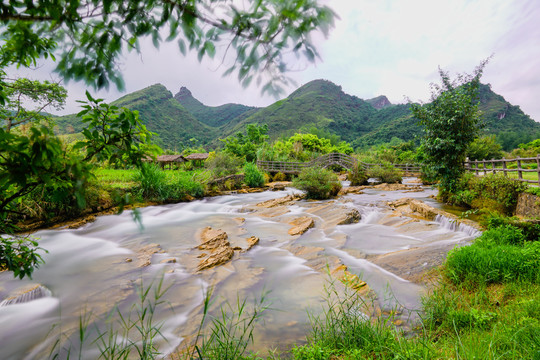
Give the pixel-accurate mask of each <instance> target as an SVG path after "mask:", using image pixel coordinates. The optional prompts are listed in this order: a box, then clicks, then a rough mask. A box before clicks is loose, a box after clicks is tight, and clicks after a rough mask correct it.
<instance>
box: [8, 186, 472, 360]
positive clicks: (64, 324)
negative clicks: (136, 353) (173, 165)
mask: <svg viewBox="0 0 540 360" xmlns="http://www.w3.org/2000/svg"><path fill="white" fill-rule="evenodd" d="M295 192H297V191H296V190H294V189H289V188H287V189H286V190H285V191H274V192H272V191H266V192H262V193H251V194H231V195H226V196H218V197H213V198H205V199H202V200H197V201H193V202H189V203H179V204H174V205H163V206H151V207H147V208H143V209H140V213H141V216H142V224H143V227H142V228H141V227H140V226H138V225H137V223H136V222H134V221H133V217H132V214H131V212H130V211H125V212H124V213H123V214H121V215H110V216H100V217H98V218H97V220H96V221H95V222H94V223H90V224H87V225H85V226H84V227H82V228H79V229H75V230H67V229H64V230H43V231H39V232H37V233H35V234H34V236H35V237H36V238H38V239H39V243H40V246H41V247H42V248H44V249H47V251H48V252H47V253H44V254H43V259H44V260H45V264H44V265H42V266H41V267H40V268H39V269H37V270H36V271H35V273H34V275H33V278H32V279H23V280H18V279H14V278H13V276H12V274H10V273H6V272H4V273H0V300H1V299H4V298H6V297H8V296H9V295H13V294H16V293H17V291H20V289H28V288H31V287H32V286H35V285H37V284H40V285H42V286H43V287H44V289H47V290H44V291H43V293H42V294H41V295H44V296H39V298H38V299H36V300H33V301H29V302H24V303H19V304H10V305H5V304H4V305H3V306H1V305H0V324H2V326H1V327H0V349H1V352H2V354H1V358H2V359H17V360H20V359H42V358H44V359H47V358H49V354H50V352H51V349H53V350H52V351H53V353H57V354H59V357H60V358H66V357H67V354H68V353H69V354H70V356H71V357H72V358H77V357H78V353H79V351H82V356H81V358H83V359H95V358H97V357H98V354H99V346H100V342H99V341H97V342H96V341H95V339H96V338H97V337H98V336H99V334H100V332H104V331H105V329H107V326H108V325H107V324H108V321H109V322H110V321H111V320H110V319H109V320H108V321H107V320H105V319H106V318H107V317H108V316H109V317H112V319H113V320H112V323H117V320H118V319H119V318H120V317H119V315H118V314H122V315H123V316H124V318H126V317H127V316H128V314H129V313H130V310H131V313H132V314H133V313H134V311H136V310H134V308H133V306H134V304H137V303H138V301H139V300H138V299H139V297H138V295H137V293H138V289H140V288H143V289H144V288H147V287H148V286H150V284H154V285H155V284H157V283H158V282H159V280H160V279H162V281H163V284H164V286H165V287H167V291H166V292H165V293H164V295H163V297H162V298H161V299H160V300H161V303H160V305H159V306H158V307H157V310H156V312H155V314H154V315H155V323H157V324H160V328H161V333H162V334H163V336H164V338H165V339H163V338H161V337H159V336H158V337H159V339H158V342H157V345H158V346H159V349H160V351H161V352H162V353H165V354H168V353H171V352H173V351H175V349H176V348H177V347H179V346H182V345H183V344H185V343H186V342H187V341H190V339H191V340H192V339H193V334H194V333H195V331H196V329H197V325H198V323H199V321H200V319H201V308H202V304H203V301H204V296H205V294H206V292H207V291H209V289H213V299H214V300H213V302H212V307H211V308H212V311H213V312H215V311H216V310H217V309H219V308H220V307H223V306H224V305H225V304H226V303H229V304H235V303H236V302H237V300H238V299H245V298H246V299H248V300H249V301H250V302H251V301H252V300H253V299H257V298H260V297H261V295H262V294H265V293H267V295H266V297H267V298H268V299H269V301H270V302H271V310H268V311H266V313H265V315H264V323H260V324H258V325H257V326H256V329H255V347H254V348H255V349H258V350H264V349H271V348H274V347H277V348H279V349H286V348H288V347H290V346H291V345H292V344H294V343H300V342H301V341H302V339H305V336H306V334H307V332H308V330H309V318H308V311H311V312H312V313H313V314H317V313H318V312H319V311H320V309H321V306H322V305H323V304H324V298H323V295H324V288H325V286H328V284H329V281H330V280H329V275H328V274H327V272H326V271H325V270H324V269H326V268H327V267H326V264H328V268H329V269H332V268H333V267H336V266H339V265H340V264H343V265H345V266H347V269H348V271H349V272H351V273H353V274H356V275H358V276H359V277H360V278H362V279H363V280H364V281H366V282H367V284H368V286H369V288H370V289H371V290H372V292H373V294H375V296H376V298H377V301H378V302H379V305H380V306H381V308H382V309H383V310H385V308H388V309H391V308H394V307H396V306H399V307H400V308H402V309H404V310H405V311H404V313H407V314H409V316H410V314H412V313H414V311H415V310H417V309H419V307H420V299H421V296H422V294H423V293H424V291H425V290H424V286H423V285H422V284H421V281H415V280H414V279H415V278H414V274H418V273H421V272H422V271H423V269H422V267H426V268H427V267H429V266H432V265H434V264H435V265H436V262H437V261H439V262H440V258H442V257H441V256H439V258H437V259H435V260H434V261H435V262H433V264H431V263H430V260H433V259H431V258H429V256H428V257H426V258H425V259H424V258H422V257H420V256H416V258H415V259H414V261H413V260H411V259H413V258H407V257H405V258H401V260H399V259H400V256H401V255H400V254H409V253H408V252H407V251H406V250H407V249H411V248H414V249H423V251H427V250H425V249H439V250H440V251H439V252H442V251H447V250H448V249H449V248H451V247H452V246H454V245H455V244H458V243H467V242H469V241H470V240H471V239H472V238H474V236H476V235H477V234H475V233H474V232H470V231H466V230H464V229H457V230H456V229H451V228H450V227H449V225H448V224H445V223H444V221H440V222H434V221H425V220H418V219H414V221H411V219H410V218H407V217H405V216H396V215H395V214H393V213H392V211H391V209H389V207H388V206H387V205H386V202H387V201H391V200H395V199H399V198H403V197H413V198H416V199H420V200H426V201H430V202H431V203H433V200H431V199H430V196H432V195H433V194H434V193H435V190H432V189H430V188H427V187H426V188H425V190H424V191H422V192H405V191H379V190H375V189H367V190H365V191H364V193H363V194H349V195H346V196H343V197H341V198H339V199H337V200H326V201H306V200H301V201H296V202H294V203H292V204H289V205H287V206H286V209H281V210H280V211H277V212H274V213H273V214H270V213H267V212H266V213H265V212H260V211H257V208H256V204H258V203H261V202H263V201H266V200H270V199H277V198H280V197H283V196H286V195H288V194H292V193H295ZM336 208H339V209H344V208H348V209H356V210H358V212H359V213H360V214H361V216H362V218H361V220H360V221H359V222H358V223H353V224H347V225H336V224H335V223H333V221H332V216H333V215H332V214H334V213H336V211H337V210H335V209H336ZM299 216H310V217H312V218H313V219H314V220H315V227H314V228H312V229H310V230H308V231H307V232H306V233H305V234H303V235H300V236H291V235H289V234H288V230H289V229H290V228H291V225H290V224H289V222H290V220H291V219H294V218H296V217H299ZM207 226H211V227H212V228H214V229H218V228H219V229H222V230H224V231H226V232H227V234H228V236H229V240H230V241H231V243H232V244H236V245H239V246H243V245H244V242H245V238H248V237H250V236H256V237H258V238H259V239H260V242H259V243H258V244H257V245H256V246H254V247H253V248H252V249H251V250H249V251H247V252H244V253H242V252H236V253H235V255H234V257H233V259H232V261H230V262H228V263H226V264H224V265H222V266H219V267H216V268H213V269H208V270H203V271H201V272H196V271H194V269H195V268H196V265H197V263H198V261H199V259H198V258H197V256H198V255H199V253H200V251H199V250H196V247H197V245H198V244H199V239H198V236H197V234H198V232H199V231H200V229H202V228H205V227H207ZM152 244H155V245H152ZM158 245H159V246H158ZM441 249H442V250H441ZM143 250H146V253H147V255H146V256H144V254H143V253H144V252H145V251H143ZM154 251H159V252H157V253H154V254H152V253H153V252H154ZM430 251H431V250H430ZM396 254H397V257H398V259H397V260H396V258H395V255H396ZM423 254H426V252H424V253H423ZM145 262H146V264H144V263H145ZM396 264H397V265H396ZM141 265H148V266H142V267H141ZM413 273H414V274H413ZM407 278H409V280H407ZM410 280H413V281H410ZM150 294H152V292H150ZM81 318H82V319H87V320H86V321H85V322H86V323H87V332H86V334H85V336H86V338H85V339H84V341H83V343H82V345H81V341H80V339H79V333H78V327H79V321H80V319H81ZM98 329H99V330H98ZM80 349H82V350H80Z"/></svg>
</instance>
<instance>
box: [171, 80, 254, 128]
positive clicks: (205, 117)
mask: <svg viewBox="0 0 540 360" xmlns="http://www.w3.org/2000/svg"><path fill="white" fill-rule="evenodd" d="M174 98H175V99H176V100H177V101H178V102H179V103H180V105H182V106H183V107H184V109H186V110H187V111H189V112H190V114H191V115H192V116H193V117H194V118H195V119H197V120H199V121H200V122H202V123H203V124H206V125H208V126H213V127H220V126H223V125H226V124H228V123H229V122H231V120H233V119H235V118H238V117H239V116H241V115H242V114H244V113H246V112H255V111H257V110H258V108H256V107H252V106H245V105H240V104H225V105H221V106H215V107H213V106H206V105H204V104H203V103H201V102H200V101H199V100H197V99H195V98H194V97H193V95H192V94H191V91H189V90H188V89H187V88H186V87H183V86H182V87H181V88H180V91H178V93H177V94H176V95H174Z"/></svg>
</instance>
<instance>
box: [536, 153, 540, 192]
mask: <svg viewBox="0 0 540 360" xmlns="http://www.w3.org/2000/svg"><path fill="white" fill-rule="evenodd" d="M536 174H537V175H538V186H540V154H536Z"/></svg>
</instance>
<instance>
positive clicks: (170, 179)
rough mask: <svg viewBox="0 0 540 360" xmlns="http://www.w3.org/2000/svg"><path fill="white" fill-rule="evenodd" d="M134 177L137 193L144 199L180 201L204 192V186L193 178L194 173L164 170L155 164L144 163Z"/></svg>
mask: <svg viewBox="0 0 540 360" xmlns="http://www.w3.org/2000/svg"><path fill="white" fill-rule="evenodd" d="M134 179H135V181H136V182H137V183H138V184H139V195H140V196H141V197H142V198H143V199H145V200H153V201H182V200H185V199H186V197H187V196H188V195H189V196H193V197H201V196H203V195H204V193H205V190H204V186H203V185H202V184H201V183H200V182H199V181H197V180H195V175H191V176H190V175H189V174H186V173H185V172H178V171H174V172H171V171H169V172H166V171H163V170H162V169H160V168H159V166H157V165H155V164H144V165H143V167H142V168H141V169H140V170H139V171H137V172H136V174H135V177H134Z"/></svg>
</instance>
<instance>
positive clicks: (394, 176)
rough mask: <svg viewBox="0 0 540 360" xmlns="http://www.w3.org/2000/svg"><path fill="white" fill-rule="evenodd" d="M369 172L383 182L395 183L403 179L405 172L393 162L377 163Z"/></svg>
mask: <svg viewBox="0 0 540 360" xmlns="http://www.w3.org/2000/svg"><path fill="white" fill-rule="evenodd" d="M368 174H369V176H370V177H373V178H377V179H379V181H380V182H382V183H388V184H394V183H401V181H402V180H403V172H402V171H401V170H399V169H397V168H395V167H393V166H392V165H391V164H382V165H375V166H373V167H372V168H370V169H369V171H368Z"/></svg>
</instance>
